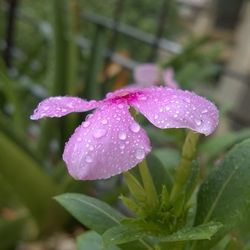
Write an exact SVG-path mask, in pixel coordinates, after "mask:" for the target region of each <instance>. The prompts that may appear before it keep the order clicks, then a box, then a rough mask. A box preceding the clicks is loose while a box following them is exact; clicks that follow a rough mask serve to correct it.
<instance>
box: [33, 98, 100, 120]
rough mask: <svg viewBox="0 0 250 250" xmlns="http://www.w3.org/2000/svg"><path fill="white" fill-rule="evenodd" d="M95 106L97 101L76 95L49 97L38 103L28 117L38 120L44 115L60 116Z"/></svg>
mask: <svg viewBox="0 0 250 250" xmlns="http://www.w3.org/2000/svg"><path fill="white" fill-rule="evenodd" d="M97 106H98V102H97V101H89V102H88V101H85V100H83V99H81V98H78V97H70V96H57V97H49V98H47V99H45V100H43V101H42V102H40V103H39V105H38V107H37V108H36V109H35V111H34V113H33V115H31V117H30V118H31V119H32V120H38V119H41V118H44V117H62V116H64V115H67V114H69V113H72V112H84V111H87V110H91V109H94V108H96V107H97Z"/></svg>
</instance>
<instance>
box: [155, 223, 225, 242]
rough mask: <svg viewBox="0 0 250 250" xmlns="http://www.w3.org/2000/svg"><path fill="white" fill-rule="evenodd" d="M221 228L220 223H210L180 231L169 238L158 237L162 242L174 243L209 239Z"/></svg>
mask: <svg viewBox="0 0 250 250" xmlns="http://www.w3.org/2000/svg"><path fill="white" fill-rule="evenodd" d="M221 227H222V224H221V223H218V222H210V223H207V224H202V225H200V226H197V227H191V228H184V229H181V230H180V231H177V232H176V233H173V234H171V235H169V236H163V237H159V240H160V241H162V242H176V241H190V240H203V239H210V238H211V237H212V236H213V235H214V234H215V233H216V232H217V231H218V230H219V229H220V228H221Z"/></svg>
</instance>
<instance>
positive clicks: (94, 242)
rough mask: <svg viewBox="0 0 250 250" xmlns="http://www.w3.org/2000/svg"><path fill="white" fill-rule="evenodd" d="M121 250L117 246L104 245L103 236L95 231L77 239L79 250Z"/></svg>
mask: <svg viewBox="0 0 250 250" xmlns="http://www.w3.org/2000/svg"><path fill="white" fill-rule="evenodd" d="M88 249H91V250H119V249H120V248H119V247H117V246H108V247H105V246H104V245H103V241H102V236H101V235H99V234H98V233H96V232H94V231H88V232H85V233H83V234H81V235H80V236H78V237H77V250H88Z"/></svg>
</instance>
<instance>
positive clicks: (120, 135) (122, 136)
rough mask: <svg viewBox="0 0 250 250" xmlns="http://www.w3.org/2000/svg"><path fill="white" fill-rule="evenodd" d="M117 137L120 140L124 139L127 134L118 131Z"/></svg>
mask: <svg viewBox="0 0 250 250" xmlns="http://www.w3.org/2000/svg"><path fill="white" fill-rule="evenodd" d="M118 137H119V139H120V140H126V138H127V134H126V133H125V132H119V135H118Z"/></svg>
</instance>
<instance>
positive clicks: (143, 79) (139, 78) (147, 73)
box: [134, 63, 179, 89]
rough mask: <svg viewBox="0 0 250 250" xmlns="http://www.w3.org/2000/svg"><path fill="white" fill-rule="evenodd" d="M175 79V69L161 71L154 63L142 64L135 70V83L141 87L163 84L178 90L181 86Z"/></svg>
mask: <svg viewBox="0 0 250 250" xmlns="http://www.w3.org/2000/svg"><path fill="white" fill-rule="evenodd" d="M173 78H174V72H173V69H171V68H167V69H165V70H161V69H160V68H159V67H158V66H157V65H156V64H153V63H145V64H140V65H139V66H137V67H136V68H135V70H134V79H135V82H136V83H138V85H140V86H141V87H149V86H152V85H160V84H161V83H163V84H164V85H166V86H167V87H169V88H174V89H177V88H179V85H178V83H177V82H176V81H175V80H174V79H173Z"/></svg>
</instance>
